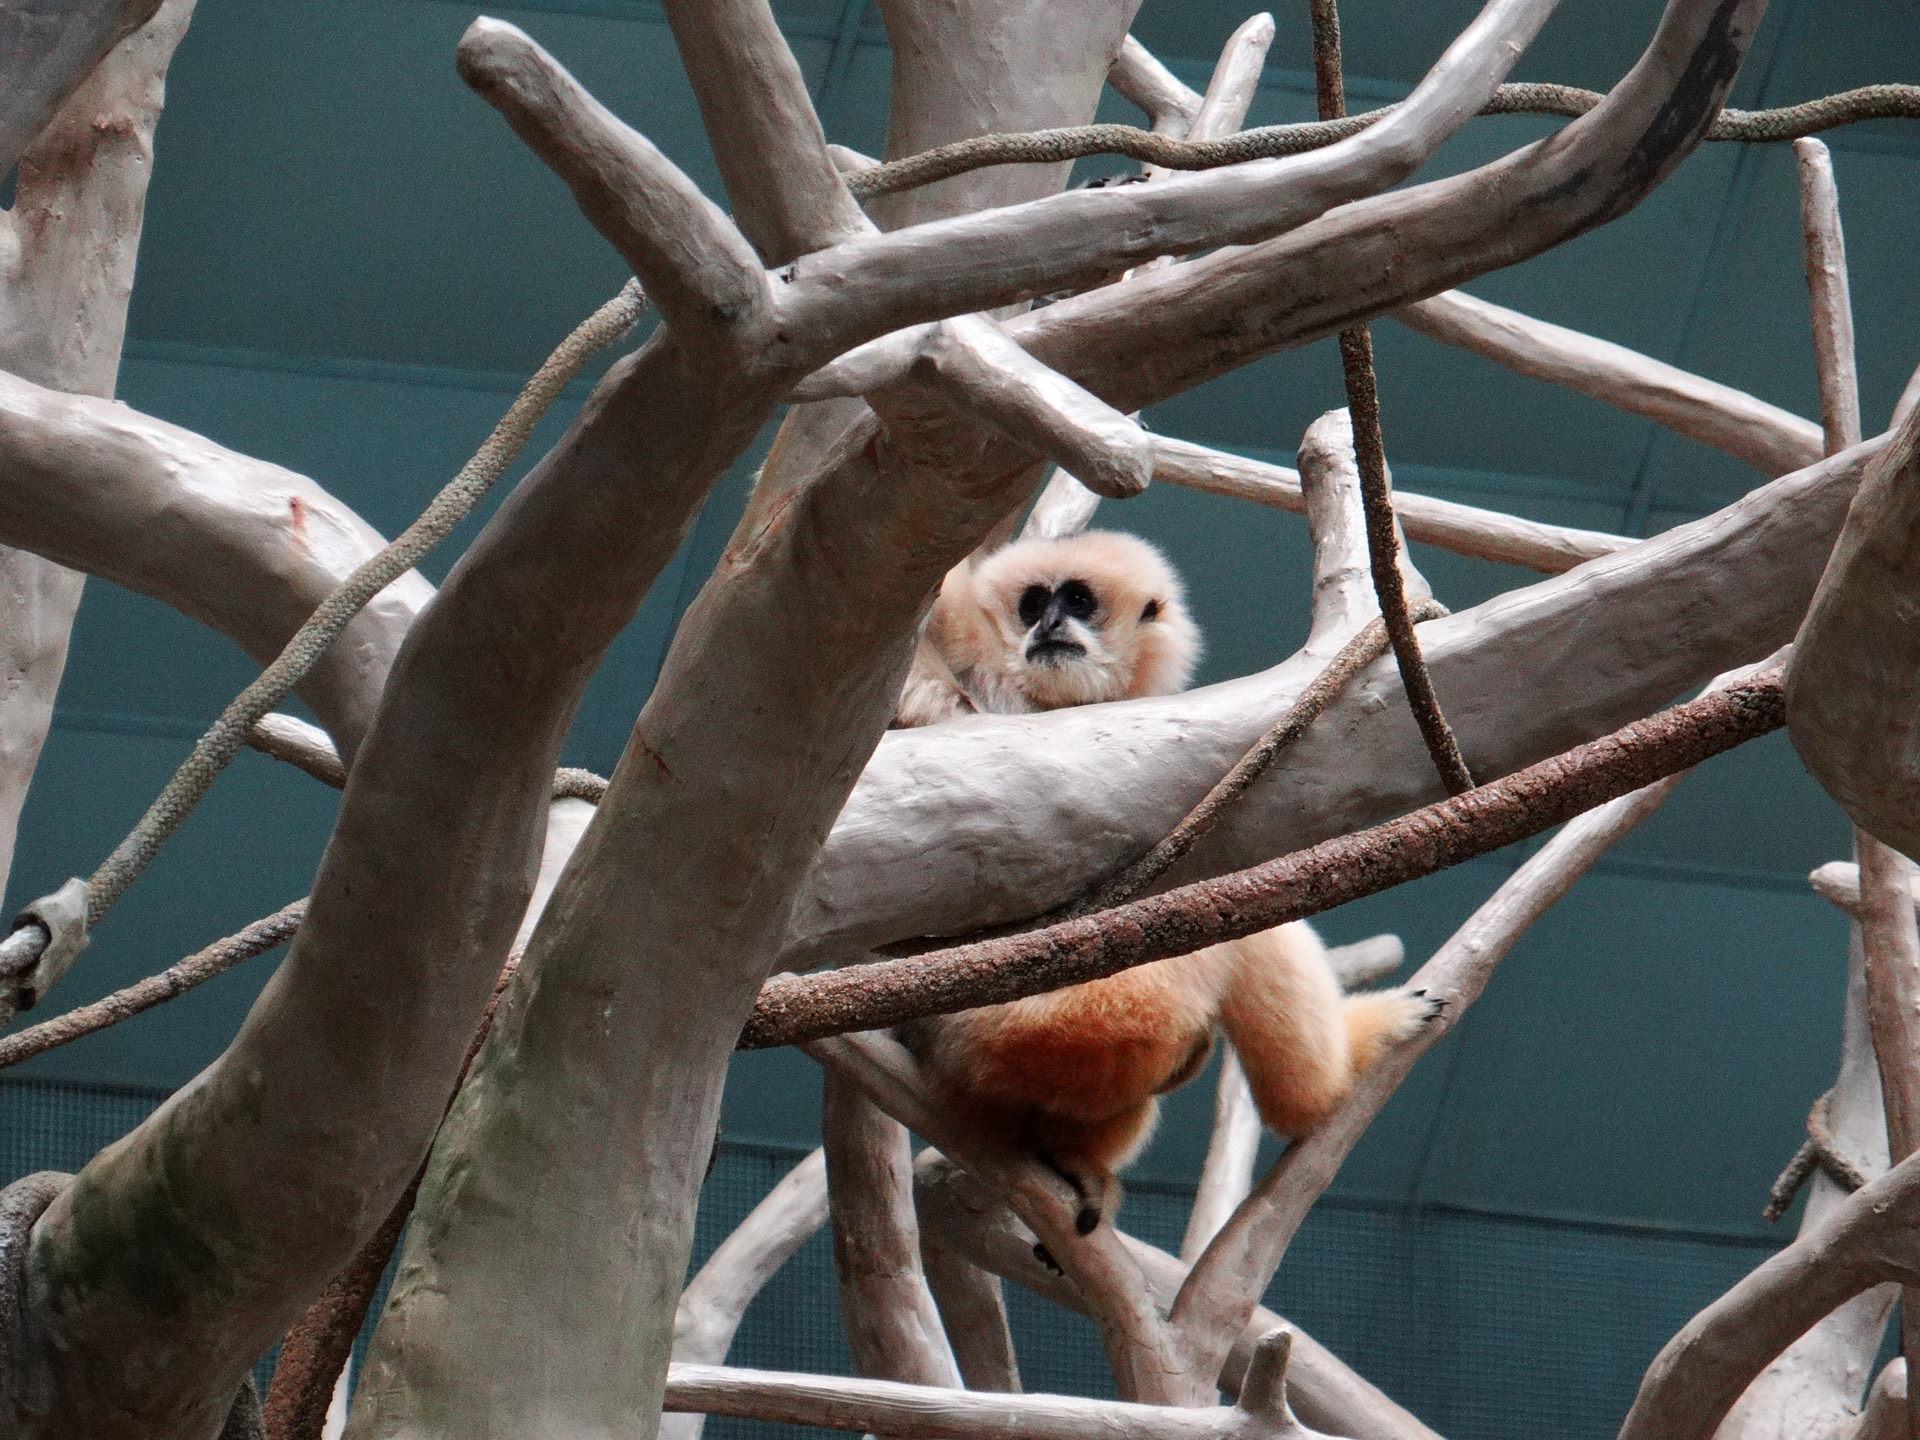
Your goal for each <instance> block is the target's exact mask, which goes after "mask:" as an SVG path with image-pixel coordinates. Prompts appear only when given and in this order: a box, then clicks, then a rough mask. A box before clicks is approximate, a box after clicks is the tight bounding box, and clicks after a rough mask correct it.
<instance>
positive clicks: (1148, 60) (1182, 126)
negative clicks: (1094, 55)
mask: <svg viewBox="0 0 1920 1440" xmlns="http://www.w3.org/2000/svg"><path fill="white" fill-rule="evenodd" d="M1107 83H1108V84H1109V85H1111V86H1113V88H1114V89H1115V90H1117V91H1119V92H1120V94H1122V95H1124V96H1125V97H1126V98H1127V99H1129V100H1131V101H1132V102H1133V103H1134V104H1136V105H1138V106H1139V107H1140V108H1141V109H1142V110H1144V111H1146V113H1147V124H1148V127H1149V128H1150V129H1151V130H1152V131H1153V133H1154V134H1156V135H1171V136H1172V137H1173V138H1174V139H1176V140H1183V139H1185V138H1186V135H1187V131H1188V129H1189V128H1190V127H1191V126H1192V125H1193V118H1194V116H1196V115H1198V114H1199V113H1200V104H1201V101H1202V99H1203V98H1204V97H1203V96H1201V95H1200V94H1199V93H1198V92H1196V91H1194V90H1191V89H1189V88H1188V87H1187V85H1186V84H1185V83H1184V82H1183V81H1182V80H1181V79H1180V77H1179V76H1177V75H1175V74H1174V73H1173V72H1172V71H1171V70H1169V69H1167V67H1166V66H1164V65H1162V64H1161V63H1160V62H1159V61H1158V60H1157V59H1155V58H1154V55H1153V52H1152V51H1151V50H1149V49H1147V47H1146V46H1144V45H1142V44H1141V43H1140V42H1139V41H1138V40H1136V39H1134V38H1133V36H1131V35H1129V36H1127V38H1126V39H1125V40H1123V41H1121V42H1120V53H1119V54H1118V55H1116V56H1114V59H1113V68H1112V69H1111V70H1109V71H1108V72H1107Z"/></svg>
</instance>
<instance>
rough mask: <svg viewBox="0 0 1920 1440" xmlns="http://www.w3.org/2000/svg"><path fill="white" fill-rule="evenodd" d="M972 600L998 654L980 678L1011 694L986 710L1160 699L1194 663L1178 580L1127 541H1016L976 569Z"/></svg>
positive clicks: (1180, 685)
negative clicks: (992, 631)
mask: <svg viewBox="0 0 1920 1440" xmlns="http://www.w3.org/2000/svg"><path fill="white" fill-rule="evenodd" d="M974 594H975V595H976V596H977V597H978V599H979V602H980V605H981V607H982V609H983V610H984V611H985V613H986V616H987V618H988V621H989V623H991V624H992V625H993V626H994V628H995V629H996V630H997V632H998V636H997V638H998V640H999V642H1000V646H1001V647H1002V653H1001V659H1000V664H999V665H998V666H997V667H995V669H996V671H997V673H996V674H995V675H993V676H992V677H991V678H990V679H989V678H988V677H980V678H981V679H987V680H988V684H989V685H990V686H991V688H993V689H995V690H1011V691H1012V692H1013V694H1010V695H1006V694H1001V695H992V696H989V702H990V704H991V706H992V708H993V709H996V710H997V709H1003V708H1004V709H1015V708H1019V709H1034V710H1056V709H1059V708H1060V707H1062V706H1065V705H1087V704H1092V703H1094V702H1096V701H1101V700H1124V699H1132V698H1134V697H1137V696H1141V695H1169V694H1172V693H1173V692H1175V691H1177V690H1181V689H1184V688H1185V687H1186V684H1187V681H1188V679H1189V678H1190V677H1191V676H1192V674H1193V666H1194V662H1195V661H1196V660H1197V659H1198V658H1199V651H1200V633H1199V631H1198V630H1197V629H1196V628H1195V627H1194V624H1193V621H1192V619H1191V618H1189V616H1188V615H1187V607H1186V595H1185V592H1184V590H1183V589H1182V587H1181V584H1180V580H1179V577H1178V576H1176V575H1175V574H1174V573H1173V568H1172V567H1171V566H1170V565H1168V564H1167V561H1166V558H1165V557H1164V556H1163V555H1161V553H1160V552H1159V551H1158V550H1156V549H1154V547H1153V546H1151V545H1149V544H1148V543H1147V542H1146V541H1144V540H1141V539H1139V538H1138V537H1137V536H1133V535H1123V534H1120V533H1118V532H1117V531H1107V530H1092V531H1088V532H1086V533H1085V534H1082V535H1075V536H1071V537H1069V538H1067V539H1064V540H1023V541H1021V542H1019V543H1018V544H1014V545H1009V546H1007V547H1006V548H1005V549H1004V550H1000V551H997V552H996V553H995V554H993V555H991V556H989V557H988V558H987V559H986V560H985V561H984V562H982V563H981V565H980V566H979V567H978V569H976V570H975V572H974ZM1016 697H1017V699H1018V700H1020V701H1023V702H1024V704H1020V705H1017V706H1016V705H1015V704H1011V703H1007V702H1009V701H1012V700H1014V699H1015V698H1016ZM994 702H999V703H994Z"/></svg>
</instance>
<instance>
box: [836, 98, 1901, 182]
mask: <svg viewBox="0 0 1920 1440" xmlns="http://www.w3.org/2000/svg"><path fill="white" fill-rule="evenodd" d="M1605 98H1606V97H1605V96H1604V95H1602V94H1600V93H1599V92H1598V91H1597V90H1578V89H1575V88H1574V87H1573V86H1571V85H1538V84H1509V85H1502V86H1501V87H1500V88H1499V89H1498V90H1496V91H1495V92H1494V96H1493V99H1492V100H1490V101H1488V102H1487V105H1486V107H1485V108H1484V109H1483V110H1481V112H1480V113H1481V114H1482V115H1561V116H1566V117H1567V118H1569V119H1577V118H1578V117H1579V116H1582V115H1584V114H1586V113H1587V112H1588V111H1589V110H1591V109H1593V107H1594V106H1596V105H1598V104H1599V103H1600V102H1601V101H1602V100H1604V99H1605ZM1395 108H1396V107H1395V106H1392V105H1387V106H1383V107H1381V108H1380V109H1378V110H1368V111H1364V112H1362V113H1361V114H1358V115H1347V116H1342V117H1341V118H1339V119H1336V120H1316V121H1309V122H1307V123H1305V124H1300V125H1265V126H1262V127H1260V128H1259V129H1255V130H1242V131H1239V132H1238V133H1237V134H1233V135H1229V136H1226V137H1224V138H1223V139H1219V140H1175V139H1173V138H1172V137H1170V136H1167V135H1156V134H1154V133H1153V132H1152V131H1151V130H1142V129H1140V128H1139V127H1138V126H1134V125H1073V126H1068V127H1065V128H1063V129H1058V130H1032V131H1027V132H1024V133H1020V134H1010V135H980V136H976V137H975V138H973V139H971V140H956V141H954V142H953V143H952V144H950V145H940V146H937V147H935V148H934V149H932V150H924V151H922V152H921V153H920V154H918V155H908V156H906V157H905V158H903V159H900V160H891V161H888V162H887V163H886V164H884V165H876V166H874V167H872V168H870V169H867V170H856V171H854V172H853V173H852V174H850V175H848V176H847V188H848V189H850V190H852V191H853V194H854V198H855V199H857V200H863V201H864V200H872V199H875V198H877V197H878V196H881V195H891V194H894V193H895V192H896V191H900V190H912V189H916V188H918V187H919V186H922V185H931V184H933V183H934V182H935V181H936V180H948V179H951V178H952V177H953V176H955V175H964V174H966V173H967V172H968V171H970V170H980V169H984V168H985V167H987V166H989V165H1036V164H1057V163H1059V162H1061V161H1065V160H1082V159H1085V158H1087V157H1088V156H1092V155H1124V156H1126V157H1128V158H1129V159H1132V160H1139V161H1141V162H1143V163H1145V164H1149V165H1159V166H1163V167H1165V168H1166V169H1169V170H1214V169H1218V168H1219V167H1221V166H1223V165H1239V164H1243V163H1244V162H1246V161H1248V160H1272V159H1276V158H1278V157H1280V156H1283V155H1302V154H1305V153H1306V152H1307V151H1309V150H1319V149H1322V148H1324V147H1326V146H1328V145H1332V144H1335V143H1336V142H1338V141H1341V140H1345V139H1346V138H1347V137H1348V136H1350V135H1358V134H1359V133H1360V132H1361V131H1362V130H1364V129H1366V128H1367V127H1368V126H1369V125H1372V124H1374V123H1375V122H1377V121H1379V120H1381V119H1384V118H1385V117H1386V116H1387V115H1389V114H1391V113H1392V112H1393V111H1394V109H1395ZM1912 119H1920V85H1865V86H1862V87H1861V88H1859V89H1857V90H1845V91H1842V92H1840V93H1839V94H1837V95H1826V96H1823V97H1821V98H1820V99H1818V100H1809V101H1806V102H1805V103H1804V104H1800V105H1787V106H1783V107H1781V108H1779V109H1775V110H1722V111H1721V112H1720V114H1719V117H1718V118H1717V119H1715V120H1714V122H1713V128H1712V129H1710V130H1708V131H1707V139H1709V140H1737V141H1745V142H1748V143H1755V144H1772V143H1777V142H1779V141H1782V140H1798V139H1799V138H1800V137H1801V136H1803V135H1813V134H1816V133H1818V132H1819V131H1822V130H1831V129H1833V128H1834V127H1836V126H1839V125H1855V124H1858V123H1859V122H1860V121H1862V120H1912Z"/></svg>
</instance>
